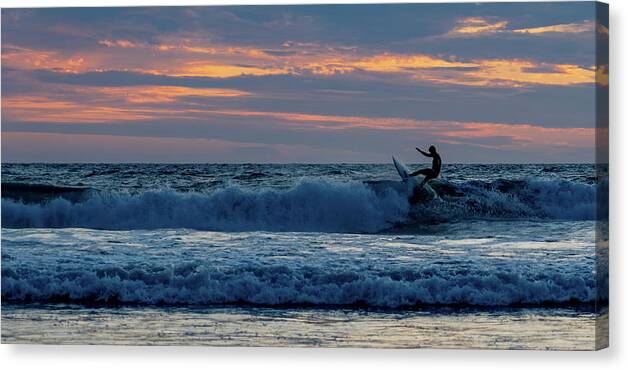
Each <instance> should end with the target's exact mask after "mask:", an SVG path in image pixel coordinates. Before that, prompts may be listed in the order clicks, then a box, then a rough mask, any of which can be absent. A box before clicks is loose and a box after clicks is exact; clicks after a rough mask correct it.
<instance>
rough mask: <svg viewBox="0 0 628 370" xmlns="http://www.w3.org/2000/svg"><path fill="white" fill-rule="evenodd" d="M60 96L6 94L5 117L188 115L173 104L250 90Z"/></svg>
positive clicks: (100, 91)
mask: <svg viewBox="0 0 628 370" xmlns="http://www.w3.org/2000/svg"><path fill="white" fill-rule="evenodd" d="M59 89H60V90H62V93H61V94H60V95H59V96H48V95H44V94H40V95H28V96H26V95H20V96H12V97H3V99H2V110H3V115H4V117H5V118H9V119H14V120H18V121H23V122H81V123H105V122H116V121H140V120H148V119H157V118H160V117H164V116H177V117H179V118H181V117H185V116H187V115H188V114H189V112H191V110H188V109H187V108H188V107H187V106H180V107H172V106H164V105H161V104H165V103H173V102H176V101H177V100H179V99H181V98H185V97H204V98H208V97H218V98H222V97H225V98H229V97H241V96H247V95H249V93H247V92H244V91H240V90H233V89H217V88H189V87H181V86H130V87H65V88H61V87H59Z"/></svg>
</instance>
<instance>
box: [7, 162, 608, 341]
mask: <svg viewBox="0 0 628 370" xmlns="http://www.w3.org/2000/svg"><path fill="white" fill-rule="evenodd" d="M408 167H410V168H412V169H415V168H419V167H425V164H423V165H411V166H408ZM430 187H431V190H430V189H428V191H426V190H424V189H421V188H418V187H417V186H416V182H415V181H414V180H412V181H407V182H402V181H401V180H400V178H399V176H398V174H397V172H396V170H395V167H394V166H393V165H392V164H360V165H353V164H338V165H318V164H313V165H305V164H303V165H301V164H291V165H279V164H277V165H268V164H238V165H231V164H229V165H227V164H190V165H172V164H2V341H3V342H7V343H14V342H19V343H36V342H39V343H101V344H105V343H107V344H115V343H118V344H191V345H195V344H208V345H249V346H260V345H264V346H276V345H283V346H359V347H403V348H406V347H410V348H415V347H431V348H434V347H435V348H467V347H468V348H517V349H593V348H595V347H599V346H601V345H602V344H603V343H601V342H600V340H599V338H600V337H601V335H600V333H604V332H605V331H606V330H607V327H606V326H604V325H607V315H606V313H607V311H606V309H605V306H606V305H607V302H608V263H607V261H608V232H607V214H608V175H607V171H606V168H605V167H602V166H595V165H586V164H585V165H583V164H567V165H566V164H530V165H509V164H503V165H444V167H443V173H442V178H441V179H438V180H434V181H432V182H431V183H430ZM596 246H597V248H596ZM605 323H606V324H605ZM596 340H597V343H596Z"/></svg>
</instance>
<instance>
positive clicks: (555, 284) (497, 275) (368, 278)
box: [2, 263, 608, 308]
mask: <svg viewBox="0 0 628 370" xmlns="http://www.w3.org/2000/svg"><path fill="white" fill-rule="evenodd" d="M607 280H608V277H606V281H607ZM596 283H597V281H596V278H595V276H594V275H593V274H591V272H590V271H589V272H582V271H580V272H579V271H569V272H565V271H556V270H547V269H539V268H533V267H530V268H527V269H526V268H522V267H518V268H513V269H509V270H506V269H500V270H495V269H490V268H483V269H477V270H476V269H472V270H464V269H462V270H457V271H456V270H455V271H451V270H446V271H443V270H439V269H437V268H424V269H413V270H399V271H388V272H382V273H379V274H376V273H373V272H369V271H333V270H331V271H330V270H329V269H325V268H321V267H314V266H312V267H301V268H291V267H289V266H285V265H278V266H245V267H241V268H232V269H219V268H212V267H209V266H207V265H202V264H195V263H185V264H180V265H178V266H176V265H175V266H168V267H156V266H153V267H148V266H143V267H127V268H126V269H125V268H121V267H115V266H111V267H100V268H95V267H93V266H92V267H91V268H85V267H83V268H77V269H73V270H61V271H59V270H58V269H57V270H44V271H42V270H41V269H37V270H32V271H29V270H28V269H26V268H24V267H22V268H21V269H19V270H13V269H10V268H7V267H4V268H3V270H2V298H3V300H5V301H14V302H15V301H17V302H23V301H44V302H45V301H55V302H60V301H61V302H91V303H100V304H107V303H124V304H168V305H192V304H194V305H198V304H200V305H211V304H253V305H365V306H371V307H388V308H399V307H407V306H420V305H466V306H512V305H544V304H565V303H569V304H572V303H592V302H594V301H596V300H607V299H608V296H607V295H606V294H607V293H606V290H604V289H597V288H596ZM598 294H599V296H598Z"/></svg>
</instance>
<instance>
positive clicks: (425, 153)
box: [414, 148, 433, 157]
mask: <svg viewBox="0 0 628 370" xmlns="http://www.w3.org/2000/svg"><path fill="white" fill-rule="evenodd" d="M414 149H416V150H418V151H419V153H421V154H423V155H424V156H426V157H433V155H432V154H431V153H427V152H424V151H422V150H421V149H419V148H414Z"/></svg>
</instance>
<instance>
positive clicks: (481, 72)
mask: <svg viewBox="0 0 628 370" xmlns="http://www.w3.org/2000/svg"><path fill="white" fill-rule="evenodd" d="M480 65H481V68H479V69H478V70H474V71H468V72H464V73H463V77H467V78H471V79H474V80H479V81H482V83H484V84H486V85H492V84H505V85H510V86H522V85H525V84H539V85H559V86H566V85H575V84H584V83H593V82H595V71H594V70H592V69H587V68H582V67H580V66H576V65H571V64H553V65H552V64H538V63H533V62H529V61H522V60H485V61H482V62H480ZM536 69H538V70H536ZM459 83H461V84H464V81H459Z"/></svg>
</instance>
